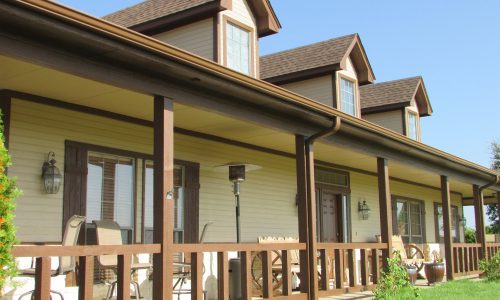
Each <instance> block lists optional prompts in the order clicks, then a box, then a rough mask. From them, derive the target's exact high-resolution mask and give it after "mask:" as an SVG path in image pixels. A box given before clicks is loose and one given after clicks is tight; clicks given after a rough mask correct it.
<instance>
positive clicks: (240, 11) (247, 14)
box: [219, 0, 259, 77]
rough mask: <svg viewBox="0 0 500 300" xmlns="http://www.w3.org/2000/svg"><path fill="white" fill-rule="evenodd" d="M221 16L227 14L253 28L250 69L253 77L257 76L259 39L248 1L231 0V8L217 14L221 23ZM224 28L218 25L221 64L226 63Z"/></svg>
mask: <svg viewBox="0 0 500 300" xmlns="http://www.w3.org/2000/svg"><path fill="white" fill-rule="evenodd" d="M223 16H227V17H229V18H231V19H234V20H236V21H238V22H240V23H242V24H244V25H246V26H248V27H250V28H252V30H253V33H254V34H253V36H252V37H251V39H252V40H253V49H252V52H253V62H252V70H253V74H254V77H258V57H259V46H258V43H259V40H258V37H257V25H256V20H255V17H254V16H253V13H252V10H251V9H250V7H249V6H248V3H247V1H246V0H233V1H232V9H231V10H225V11H222V12H221V13H220V14H219V22H220V23H221V24H222V18H223ZM224 32H225V31H224V28H223V26H219V36H220V37H221V38H220V40H219V47H220V48H219V49H221V51H219V55H220V58H219V60H220V61H221V62H222V64H224V65H226V58H225V57H223V56H224V53H225V51H224V49H225V47H226V45H225V43H226V37H225V35H224Z"/></svg>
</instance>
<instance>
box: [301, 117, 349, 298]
mask: <svg viewBox="0 0 500 300" xmlns="http://www.w3.org/2000/svg"><path fill="white" fill-rule="evenodd" d="M340 125H341V121H340V117H338V116H335V117H334V119H333V123H332V126H331V127H329V128H327V129H325V130H322V131H319V132H317V133H315V134H313V135H311V136H310V137H309V138H307V139H306V140H305V152H306V178H307V198H308V200H309V201H308V205H307V209H308V214H307V215H308V217H307V219H308V221H307V222H308V228H309V230H308V236H307V253H308V261H309V262H310V263H309V264H308V265H309V266H310V269H309V278H308V280H309V284H308V286H309V296H310V298H309V299H318V295H317V294H316V293H317V291H318V280H317V278H316V277H317V270H316V259H317V258H316V250H317V247H316V234H311V232H316V222H317V217H316V218H315V222H312V220H311V215H312V214H315V213H316V203H315V201H316V200H315V199H316V197H315V196H314V195H315V194H314V193H315V187H314V184H315V182H314V152H313V145H314V142H315V141H316V140H317V139H320V138H324V137H327V136H332V135H335V134H336V133H337V132H338V131H339V129H340Z"/></svg>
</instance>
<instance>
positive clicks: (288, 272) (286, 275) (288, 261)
mask: <svg viewBox="0 0 500 300" xmlns="http://www.w3.org/2000/svg"><path fill="white" fill-rule="evenodd" d="M281 258H282V260H283V261H282V270H281V274H282V275H281V280H282V281H283V296H291V295H292V269H291V265H292V257H291V252H290V250H283V251H281Z"/></svg>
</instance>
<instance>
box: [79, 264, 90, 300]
mask: <svg viewBox="0 0 500 300" xmlns="http://www.w3.org/2000/svg"><path fill="white" fill-rule="evenodd" d="M78 271H79V274H78V280H79V287H78V295H79V296H78V297H79V298H78V299H80V300H92V299H94V257H93V256H81V257H80V263H79V265H78Z"/></svg>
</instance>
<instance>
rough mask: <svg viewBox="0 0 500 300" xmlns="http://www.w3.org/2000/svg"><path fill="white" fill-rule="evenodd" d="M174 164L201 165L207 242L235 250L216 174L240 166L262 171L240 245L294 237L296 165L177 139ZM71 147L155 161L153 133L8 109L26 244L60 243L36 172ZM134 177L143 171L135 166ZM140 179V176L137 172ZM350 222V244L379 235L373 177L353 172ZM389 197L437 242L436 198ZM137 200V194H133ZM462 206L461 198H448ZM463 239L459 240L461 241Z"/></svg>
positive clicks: (59, 113)
mask: <svg viewBox="0 0 500 300" xmlns="http://www.w3.org/2000/svg"><path fill="white" fill-rule="evenodd" d="M174 138H175V145H174V149H175V158H176V159H181V160H187V161H193V162H199V163H200V222H199V224H200V232H201V229H202V228H203V225H204V224H205V223H207V222H209V221H213V222H215V223H214V224H213V225H212V226H211V227H210V228H209V230H208V232H207V235H206V240H205V241H206V242H234V241H235V215H234V196H233V194H232V188H231V183H230V182H229V180H228V178H227V177H228V174H227V171H219V170H217V168H215V167H217V166H220V165H223V164H226V163H228V162H231V161H242V162H247V163H252V164H256V165H259V166H262V168H261V169H260V170H256V171H252V172H248V173H247V179H246V181H245V182H243V183H242V188H241V190H242V192H241V228H242V241H244V242H255V241H256V239H257V237H258V236H293V237H297V236H298V221H297V218H298V212H297V206H296V199H295V196H296V176H295V160H294V159H291V158H286V157H282V156H276V155H272V154H268V153H263V152H257V151H254V150H248V149H244V148H240V147H235V146H231V145H227V144H222V143H218V142H214V141H207V140H203V139H198V138H194V137H190V136H186V135H180V134H176V135H175V137H174ZM65 140H73V141H78V142H83V143H89V144H96V145H102V146H107V147H112V148H117V149H123V150H130V151H136V152H141V153H146V154H151V153H152V142H153V141H152V129H151V128H147V127H143V126H138V125H134V124H130V123H125V122H121V121H116V120H110V119H106V118H103V117H99V116H94V115H89V114H84V113H78V112H74V111H69V110H65V109H61V108H55V107H51V106H45V105H40V104H34V103H31V102H26V101H21V100H17V99H14V100H13V101H12V114H11V136H10V147H11V149H10V152H11V155H12V159H13V166H12V167H11V168H10V169H9V173H10V175H13V176H16V177H17V178H18V184H19V186H20V187H21V189H22V190H23V193H24V194H23V195H22V196H21V197H20V198H19V199H18V201H17V210H16V214H17V217H16V219H15V224H16V226H18V238H19V240H21V241H23V242H49V241H60V240H61V232H62V209H63V207H62V203H63V201H62V197H63V191H62V190H61V191H59V193H58V194H55V195H48V194H46V193H45V192H44V191H43V188H42V180H41V177H40V170H41V165H42V163H43V161H44V160H45V159H46V155H47V153H48V152H49V151H54V152H55V153H56V155H57V157H56V159H57V166H58V167H59V169H60V170H61V172H62V171H63V169H64V143H65ZM137 168H138V170H141V166H140V165H139V164H138V165H137ZM137 176H138V177H139V178H140V177H141V176H142V172H140V171H138V172H137ZM350 176H351V190H352V194H351V211H352V215H351V219H352V240H353V241H355V242H356V241H359V242H362V241H374V237H375V235H376V234H380V222H379V208H378V188H377V178H376V177H375V176H370V175H365V174H360V173H355V172H351V173H350ZM391 189H392V193H393V194H395V195H401V196H405V197H410V198H415V199H420V200H425V201H426V204H425V205H426V212H427V213H426V216H425V220H426V224H427V226H426V229H427V240H428V241H430V242H432V241H434V240H435V234H434V215H433V202H435V201H439V200H440V199H441V198H440V193H439V191H436V190H433V189H428V188H422V187H418V186H414V185H410V184H404V183H400V182H395V181H392V182H391ZM137 194H138V199H141V196H142V186H140V185H139V186H138V188H137ZM452 199H453V201H452V203H453V204H455V205H458V206H459V210H460V211H461V204H460V197H459V196H458V195H456V194H452ZM362 200H366V201H367V203H368V205H369V206H370V208H371V215H370V218H369V219H368V220H359V217H358V215H357V205H358V201H362ZM140 202H141V201H139V204H138V206H137V212H138V213H137V216H138V220H137V223H136V224H137V225H136V226H137V230H140V228H139V227H140V224H141V220H140V218H141V203H140ZM461 235H462V236H463V232H462V233H461Z"/></svg>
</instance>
